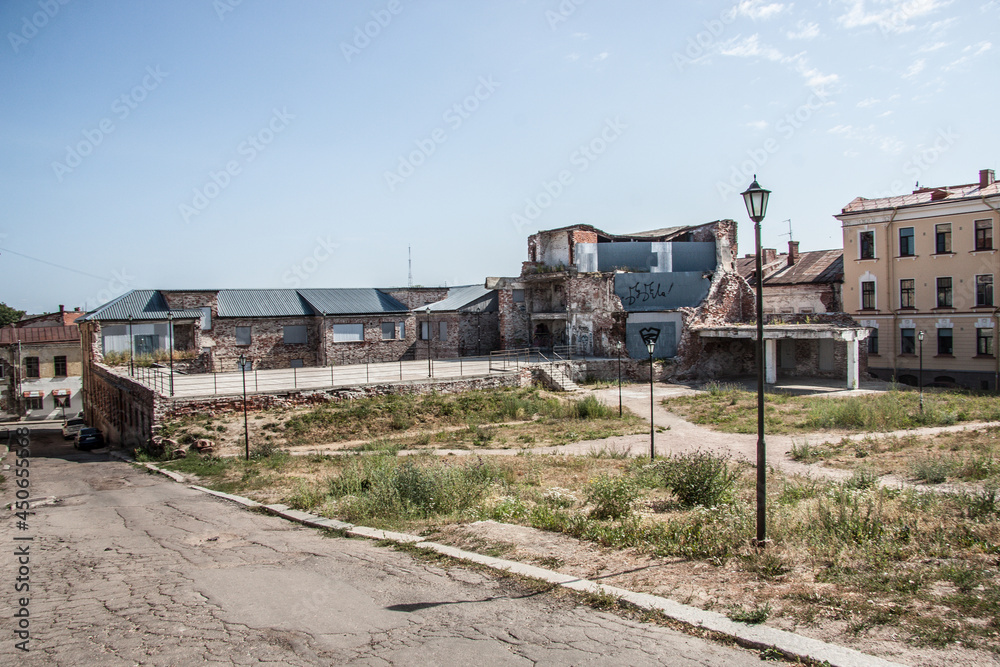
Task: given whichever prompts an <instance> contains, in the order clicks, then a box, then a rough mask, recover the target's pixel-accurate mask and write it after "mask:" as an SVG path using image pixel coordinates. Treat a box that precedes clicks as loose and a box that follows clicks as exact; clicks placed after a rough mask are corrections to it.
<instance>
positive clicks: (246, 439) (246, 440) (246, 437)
mask: <svg viewBox="0 0 1000 667" xmlns="http://www.w3.org/2000/svg"><path fill="white" fill-rule="evenodd" d="M240 371H241V372H242V373H243V444H244V445H245V447H246V453H247V461H249V460H250V424H249V422H248V420H247V358H246V356H245V355H242V354H241V355H240Z"/></svg>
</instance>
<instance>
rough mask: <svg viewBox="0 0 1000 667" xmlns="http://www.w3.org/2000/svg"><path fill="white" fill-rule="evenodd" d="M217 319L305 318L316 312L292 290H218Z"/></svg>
mask: <svg viewBox="0 0 1000 667" xmlns="http://www.w3.org/2000/svg"><path fill="white" fill-rule="evenodd" d="M217 303H218V306H217V307H218V317H306V316H311V315H316V311H315V310H313V309H312V307H310V305H309V304H308V303H307V302H306V300H305V299H303V298H302V297H301V296H300V295H299V293H298V292H296V291H295V290H293V289H224V290H219V299H218V302H217Z"/></svg>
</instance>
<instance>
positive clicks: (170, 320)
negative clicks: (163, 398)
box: [167, 310, 174, 396]
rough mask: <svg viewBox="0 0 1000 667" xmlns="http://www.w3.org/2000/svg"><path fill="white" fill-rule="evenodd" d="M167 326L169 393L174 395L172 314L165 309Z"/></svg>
mask: <svg viewBox="0 0 1000 667" xmlns="http://www.w3.org/2000/svg"><path fill="white" fill-rule="evenodd" d="M167 328H168V329H170V395H171V396H173V395H174V314H173V313H171V312H170V311H169V310H168V311H167Z"/></svg>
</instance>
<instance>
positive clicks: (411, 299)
mask: <svg viewBox="0 0 1000 667" xmlns="http://www.w3.org/2000/svg"><path fill="white" fill-rule="evenodd" d="M382 291H383V292H385V293H386V294H388V295H389V296H391V297H392V298H393V299H395V300H396V301H399V302H400V303H402V304H404V305H405V306H406V307H407V308H409V309H410V310H413V309H414V308H419V307H420V306H423V305H426V304H428V303H434V302H436V301H441V300H442V299H446V298H448V288H447V287H397V288H396V289H385V290H382Z"/></svg>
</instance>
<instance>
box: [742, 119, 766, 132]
mask: <svg viewBox="0 0 1000 667" xmlns="http://www.w3.org/2000/svg"><path fill="white" fill-rule="evenodd" d="M767 126H768V122H767V121H766V120H753V121H750V122H749V123H746V127H749V128H750V129H751V130H766V129H767Z"/></svg>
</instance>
